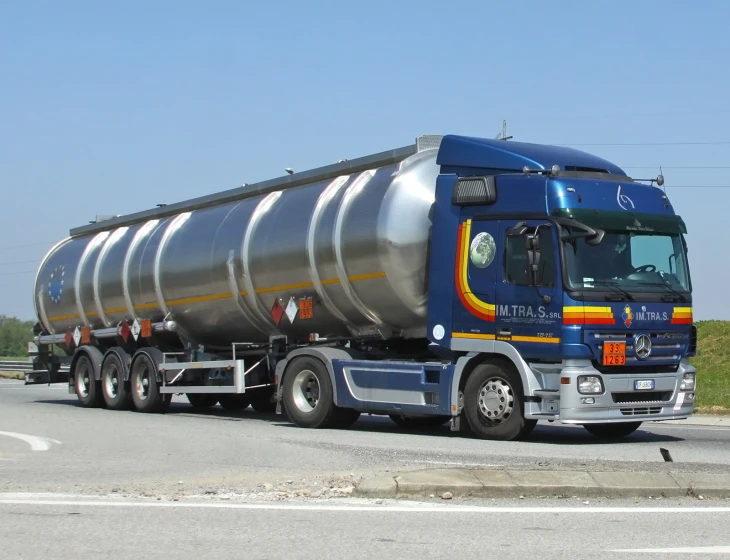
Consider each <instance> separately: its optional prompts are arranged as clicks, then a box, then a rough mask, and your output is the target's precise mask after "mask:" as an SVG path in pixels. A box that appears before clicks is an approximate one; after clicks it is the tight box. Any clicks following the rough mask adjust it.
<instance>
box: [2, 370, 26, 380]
mask: <svg viewBox="0 0 730 560" xmlns="http://www.w3.org/2000/svg"><path fill="white" fill-rule="evenodd" d="M0 379H25V374H24V373H23V372H22V371H0Z"/></svg>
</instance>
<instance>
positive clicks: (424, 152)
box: [34, 143, 439, 348]
mask: <svg viewBox="0 0 730 560" xmlns="http://www.w3.org/2000/svg"><path fill="white" fill-rule="evenodd" d="M425 146H426V147H424V148H423V149H420V148H418V149H414V150H413V153H411V155H408V156H405V157H404V159H401V160H400V161H397V162H394V163H390V164H387V165H381V166H376V167H373V168H370V169H365V170H360V171H358V172H356V173H351V174H340V175H338V176H336V177H334V178H327V179H323V180H316V178H315V180H312V181H311V182H305V183H304V184H300V185H298V186H295V187H291V188H281V189H278V190H276V189H275V190H271V192H266V193H263V194H257V195H254V196H244V197H242V198H241V199H240V200H234V201H230V202H225V203H214V204H211V205H209V206H205V207H202V208H195V209H193V210H190V211H184V212H180V213H177V214H174V215H169V216H165V217H161V218H153V219H143V220H140V221H137V222H136V223H128V224H127V225H124V226H121V227H112V228H109V229H106V230H103V228H99V229H100V231H96V232H93V233H90V234H86V235H81V236H72V237H70V238H68V239H65V240H64V241H61V242H60V243H59V244H58V245H56V246H55V247H54V248H53V249H51V251H50V252H49V253H48V254H47V255H46V257H45V258H44V260H43V261H42V263H41V265H40V268H39V271H38V274H37V277H36V281H35V288H34V299H35V307H36V312H37V315H38V319H39V321H40V323H41V325H42V326H43V327H44V330H45V331H46V332H47V333H48V334H59V333H60V334H62V333H64V332H67V331H69V330H73V329H75V328H76V327H90V328H91V329H92V330H96V329H105V328H110V327H115V326H117V325H119V324H120V323H121V322H122V321H127V322H128V323H129V324H131V323H132V322H133V321H134V320H135V319H137V320H140V321H142V320H151V321H152V322H159V321H163V320H172V321H175V322H176V324H177V328H178V332H179V333H180V334H181V336H183V337H184V338H186V339H187V340H188V341H189V342H192V343H194V344H201V345H204V346H206V347H221V348H222V347H230V344H232V343H234V342H266V341H268V340H269V337H270V336H271V335H276V334H285V335H287V336H289V337H291V338H292V339H295V340H307V339H309V338H310V335H312V334H313V333H316V334H317V335H319V336H320V337H329V336H361V335H369V334H378V335H379V336H385V337H386V338H390V337H401V336H406V337H420V336H425V327H426V306H427V290H426V270H427V252H428V242H429V235H430V227H431V222H430V219H429V212H430V209H431V206H432V204H433V202H434V198H435V186H436V178H437V175H438V173H439V168H438V165H437V164H436V155H437V152H438V149H437V147H438V143H436V144H435V145H433V144H431V145H428V144H426V145H425ZM102 224H103V223H102Z"/></svg>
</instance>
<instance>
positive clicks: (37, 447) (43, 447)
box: [0, 432, 61, 451]
mask: <svg viewBox="0 0 730 560" xmlns="http://www.w3.org/2000/svg"><path fill="white" fill-rule="evenodd" d="M0 436H7V437H11V438H15V439H19V440H22V441H24V442H25V443H27V444H28V445H30V448H31V449H32V450H33V451H48V450H49V449H50V448H51V443H56V444H58V445H61V442H60V441H58V440H57V439H51V438H45V437H38V436H31V435H28V434H19V433H16V432H0Z"/></svg>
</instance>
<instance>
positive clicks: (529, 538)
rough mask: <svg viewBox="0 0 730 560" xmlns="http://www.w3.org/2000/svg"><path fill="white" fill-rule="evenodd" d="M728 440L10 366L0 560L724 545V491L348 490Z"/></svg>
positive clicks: (700, 464)
mask: <svg viewBox="0 0 730 560" xmlns="http://www.w3.org/2000/svg"><path fill="white" fill-rule="evenodd" d="M729 443H730V429H728V428H717V427H702V426H685V425H667V424H648V425H646V428H645V429H643V430H641V431H639V432H637V433H636V434H635V435H634V436H633V437H631V438H629V439H628V440H626V441H623V442H620V443H616V442H610V443H601V442H599V441H598V440H596V439H594V438H593V437H592V436H590V435H589V434H588V433H587V432H585V431H584V430H583V429H581V428H573V427H561V426H553V425H547V426H539V427H538V428H537V430H536V431H535V433H534V436H533V438H532V439H531V440H530V441H527V442H519V443H517V442H510V443H505V442H487V441H480V440H476V439H470V438H464V437H460V436H458V435H456V434H452V433H451V432H450V431H449V430H448V428H444V429H442V430H439V431H438V432H436V433H435V434H420V433H408V432H406V431H403V430H402V429H400V428H398V427H397V426H396V425H395V424H393V423H392V422H390V420H388V419H378V418H363V419H361V420H360V421H359V422H358V423H357V424H356V425H355V426H354V428H353V429H350V430H342V431H339V430H327V431H310V430H302V429H299V428H295V427H293V426H292V425H290V424H289V423H288V422H286V421H285V420H284V419H283V418H282V417H280V416H276V415H268V416H264V415H257V414H255V413H253V412H252V411H250V410H248V411H244V412H242V413H239V414H229V413H226V412H224V411H222V410H220V409H217V410H212V411H209V412H205V413H196V412H193V410H192V408H191V407H190V406H189V405H188V404H187V400H186V399H185V398H184V397H183V398H179V397H176V398H175V400H174V401H173V405H172V407H171V409H170V412H169V413H168V414H165V415H143V414H138V413H134V412H114V411H109V410H87V409H82V408H80V407H79V406H78V405H77V404H76V399H75V397H73V396H72V395H69V394H68V393H67V390H66V387H65V386H63V385H54V386H50V387H48V386H30V387H26V386H24V385H23V384H22V382H13V381H4V380H0V543H2V545H1V547H0V550H2V552H1V553H0V557H2V558H3V559H5V558H9V559H10V558H44V559H45V558H79V559H86V558H89V559H91V558H99V557H104V558H125V559H126V558H131V557H137V556H139V557H141V556H144V557H145V558H149V559H154V558H165V559H169V558H195V559H196V560H200V559H204V558H238V557H242V556H246V557H251V558H261V559H284V558H286V559H287V560H289V559H292V558H303V559H309V558H311V559H315V558H316V559H318V560H322V559H325V560H326V559H329V558H332V559H335V558H337V559H340V558H348V559H358V558H367V559H370V558H374V557H378V556H385V555H389V556H394V557H398V558H399V559H401V560H407V559H410V558H418V559H419V560H422V559H423V558H424V557H428V558H432V557H444V556H446V555H450V556H451V555H453V554H454V553H457V554H458V556H459V557H460V558H465V559H467V558H479V559H483V558H489V557H495V556H497V557H500V558H525V557H532V556H534V557H539V558H565V557H566V556H567V557H575V558H612V559H616V558H637V557H638V558H647V557H666V558H671V557H680V556H682V555H692V556H693V557H729V558H730V534H729V533H728V530H727V528H728V527H730V500H703V501H701V500H699V499H689V498H685V499H681V500H669V499H654V500H633V501H628V502H620V501H615V500H589V501H584V500H581V499H572V498H568V499H563V500H553V501H548V500H535V501H529V500H512V501H510V500H468V499H459V500H452V501H445V500H441V499H440V498H439V497H435V498H434V499H432V500H428V501H426V502H420V503H419V502H411V501H394V500H364V499H357V498H353V497H351V496H349V493H350V492H351V490H352V486H353V484H354V483H355V482H356V481H357V480H358V479H359V478H360V477H361V476H363V475H367V474H378V473H383V472H386V471H396V470H404V469H423V468H428V467H444V466H449V465H453V466H464V465H467V466H471V465H473V466H480V467H488V466H490V465H492V466H509V467H510V468H512V469H519V468H525V469H536V468H537V469H540V468H544V469H551V468H563V469H564V468H574V469H580V470H584V469H586V468H597V466H599V465H600V466H602V467H603V468H608V469H614V470H625V471H632V470H640V471H647V470H656V471H661V470H663V469H666V468H667V467H668V465H671V468H672V469H673V470H675V471H676V470H682V469H685V470H690V471H707V472H728V471H729V470H730V445H729ZM659 447H665V448H667V449H669V450H670V452H671V454H672V456H673V458H674V461H675V462H673V463H671V464H669V463H665V462H664V461H663V459H662V457H661V455H660V453H659Z"/></svg>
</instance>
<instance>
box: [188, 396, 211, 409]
mask: <svg viewBox="0 0 730 560" xmlns="http://www.w3.org/2000/svg"><path fill="white" fill-rule="evenodd" d="M185 396H186V397H187V398H188V402H189V403H190V404H191V405H193V407H195V408H212V407H214V406H215V405H217V404H218V395H210V394H207V393H187V394H186V395H185Z"/></svg>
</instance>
